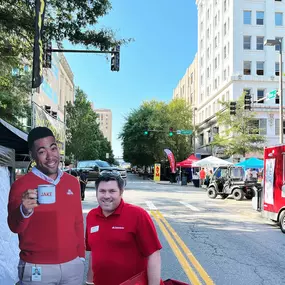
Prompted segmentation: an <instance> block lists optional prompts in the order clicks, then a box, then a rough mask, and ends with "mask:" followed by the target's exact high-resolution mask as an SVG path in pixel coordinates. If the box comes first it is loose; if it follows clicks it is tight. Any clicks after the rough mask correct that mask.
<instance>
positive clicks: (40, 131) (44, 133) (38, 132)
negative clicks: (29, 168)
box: [28, 127, 54, 150]
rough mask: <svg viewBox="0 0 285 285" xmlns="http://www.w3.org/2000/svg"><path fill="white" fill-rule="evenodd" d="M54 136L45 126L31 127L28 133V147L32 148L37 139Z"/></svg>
mask: <svg viewBox="0 0 285 285" xmlns="http://www.w3.org/2000/svg"><path fill="white" fill-rule="evenodd" d="M46 137H54V134H53V132H52V131H51V130H50V129H49V128H47V127H36V128H34V129H32V130H31V131H30V132H29V134H28V147H29V150H32V148H33V145H34V142H35V141H36V140H38V139H42V138H46Z"/></svg>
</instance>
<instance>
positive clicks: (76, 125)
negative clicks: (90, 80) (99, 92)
mask: <svg viewBox="0 0 285 285" xmlns="http://www.w3.org/2000/svg"><path fill="white" fill-rule="evenodd" d="M66 115H67V116H66V127H67V131H66V137H67V143H66V155H67V156H68V157H73V158H74V160H76V161H77V160H94V159H102V160H106V153H109V155H110V158H109V159H108V161H109V162H110V163H113V161H114V155H113V151H112V148H111V144H110V143H109V142H108V141H107V140H106V139H105V138H104V136H103V134H102V132H101V131H100V129H99V124H98V123H97V114H96V113H95V112H94V111H93V110H92V107H91V103H90V102H89V101H88V100H87V95H86V94H85V93H84V92H83V91H82V90H81V89H80V88H76V93H75V102H74V105H72V104H71V103H70V102H69V103H68V104H67V107H66Z"/></svg>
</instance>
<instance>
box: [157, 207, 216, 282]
mask: <svg viewBox="0 0 285 285" xmlns="http://www.w3.org/2000/svg"><path fill="white" fill-rule="evenodd" d="M157 215H158V217H159V218H160V219H161V220H162V222H163V223H164V224H165V226H166V228H167V229H168V230H169V232H170V233H171V234H172V235H173V236H174V238H175V240H176V242H177V243H178V244H179V246H180V247H181V248H182V250H183V252H184V253H185V254H186V256H187V257H188V259H189V260H190V262H191V263H192V264H193V266H194V267H195V269H196V270H197V271H198V273H199V274H200V276H201V277H202V279H203V280H204V281H205V283H206V284H207V285H214V284H215V283H214V281H213V280H212V279H211V278H210V276H209V275H208V273H207V272H206V271H205V270H204V268H203V267H202V266H201V264H200V263H199V262H198V260H197V259H196V258H195V256H194V255H193V253H192V252H191V251H190V249H189V248H188V247H187V246H186V244H185V243H184V242H183V240H182V239H181V238H180V237H179V235H178V234H177V233H176V232H175V230H174V229H173V228H172V227H171V226H170V224H169V223H168V222H167V220H166V219H165V218H164V216H163V215H162V214H161V213H160V212H159V211H157Z"/></svg>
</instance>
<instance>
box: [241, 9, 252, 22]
mask: <svg viewBox="0 0 285 285" xmlns="http://www.w3.org/2000/svg"><path fill="white" fill-rule="evenodd" d="M243 23H244V24H245V25H251V11H243Z"/></svg>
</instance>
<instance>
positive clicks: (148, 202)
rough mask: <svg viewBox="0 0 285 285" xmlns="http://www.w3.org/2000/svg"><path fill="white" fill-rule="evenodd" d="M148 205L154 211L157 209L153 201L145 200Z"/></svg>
mask: <svg viewBox="0 0 285 285" xmlns="http://www.w3.org/2000/svg"><path fill="white" fill-rule="evenodd" d="M145 203H146V205H147V206H148V208H149V209H150V210H151V211H152V210H153V211H156V210H157V208H156V207H155V205H154V204H153V203H152V202H151V201H145Z"/></svg>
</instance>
